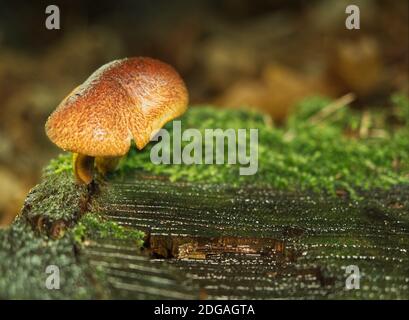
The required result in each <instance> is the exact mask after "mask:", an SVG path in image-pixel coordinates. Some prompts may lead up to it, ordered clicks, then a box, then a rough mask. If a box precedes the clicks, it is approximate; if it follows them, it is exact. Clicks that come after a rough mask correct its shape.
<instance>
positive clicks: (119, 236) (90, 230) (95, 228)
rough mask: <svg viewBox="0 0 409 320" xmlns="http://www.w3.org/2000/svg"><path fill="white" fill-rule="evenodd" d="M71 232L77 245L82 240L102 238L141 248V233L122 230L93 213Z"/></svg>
mask: <svg viewBox="0 0 409 320" xmlns="http://www.w3.org/2000/svg"><path fill="white" fill-rule="evenodd" d="M72 232H73V235H74V237H75V239H76V241H77V242H79V243H81V242H83V241H84V239H90V238H91V239H100V238H102V239H109V240H129V241H134V242H135V245H136V246H137V247H142V245H143V238H144V233H143V232H141V231H137V230H133V229H127V228H124V227H122V226H120V225H118V224H117V223H115V222H113V221H108V220H106V219H105V218H104V217H103V216H102V215H99V214H97V213H94V212H91V213H87V214H85V215H84V216H83V217H82V218H81V220H80V221H79V222H78V224H77V225H76V226H75V228H73V231H72Z"/></svg>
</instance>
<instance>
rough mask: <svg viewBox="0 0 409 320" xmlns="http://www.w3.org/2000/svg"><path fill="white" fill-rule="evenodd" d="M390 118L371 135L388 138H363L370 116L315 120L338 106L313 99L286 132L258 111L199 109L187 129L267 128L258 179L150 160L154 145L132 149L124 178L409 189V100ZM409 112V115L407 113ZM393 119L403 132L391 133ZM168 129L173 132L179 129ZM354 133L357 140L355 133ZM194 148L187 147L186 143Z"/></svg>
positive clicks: (400, 100) (375, 119)
mask: <svg viewBox="0 0 409 320" xmlns="http://www.w3.org/2000/svg"><path fill="white" fill-rule="evenodd" d="M393 102H394V103H395V109H392V108H390V109H389V110H391V112H390V113H386V112H384V111H379V112H374V113H372V114H370V115H371V122H370V124H369V128H368V129H369V130H375V131H376V130H377V131H380V130H382V134H383V136H376V137H371V136H369V137H366V138H359V137H357V131H358V130H357V129H358V128H359V126H360V124H361V118H362V114H361V113H360V112H358V111H353V110H352V109H350V108H348V107H345V108H341V109H339V110H338V111H337V112H334V113H333V114H331V115H330V116H328V117H327V118H325V119H324V120H323V121H320V122H319V123H318V124H315V123H312V122H311V121H310V119H311V117H312V116H313V115H315V114H317V113H318V112H319V111H320V110H322V109H323V108H325V107H326V106H327V105H328V104H329V103H330V101H329V100H328V99H325V98H318V97H315V98H311V99H307V100H305V101H303V102H302V103H300V104H299V105H298V106H297V109H296V111H295V113H294V115H293V116H291V117H290V118H289V119H288V121H287V123H286V124H285V125H284V126H283V127H275V126H271V125H269V124H268V123H266V121H265V117H264V116H262V115H260V114H257V113H255V112H247V111H238V110H215V109H213V108H211V107H206V106H204V107H195V108H190V110H189V111H188V112H187V113H186V114H185V115H184V116H183V117H182V118H181V120H182V129H186V128H197V129H199V130H200V131H201V132H202V133H203V132H204V129H206V128H221V129H227V128H234V129H238V128H247V129H249V128H257V129H258V130H259V170H258V172H257V174H255V175H253V176H240V175H239V165H227V164H226V165H184V164H182V165H155V164H153V163H152V162H151V161H150V150H151V148H152V146H153V144H152V143H151V144H149V145H148V146H147V147H145V149H144V150H142V151H138V150H137V149H136V148H135V147H132V149H131V150H130V152H129V154H128V156H127V157H126V158H125V159H124V160H123V161H122V162H121V164H120V174H122V175H127V174H128V173H129V170H134V169H138V170H146V171H149V172H153V173H156V174H166V175H168V176H169V177H170V179H171V180H188V181H203V182H216V183H228V184H232V185H243V184H248V183H252V184H256V185H269V186H272V187H275V188H278V189H284V190H296V189H301V190H314V191H317V192H328V193H331V194H335V192H336V191H337V190H344V191H348V192H350V193H351V194H352V195H354V194H355V193H356V192H357V191H359V190H369V189H372V188H388V187H390V186H392V185H396V184H402V183H404V184H406V183H409V139H408V132H409V129H408V127H409V121H407V115H408V114H409V113H408V111H407V110H408V109H409V108H408V104H409V102H408V99H407V98H406V97H405V96H402V95H400V96H399V95H396V96H394V98H393ZM405 110H406V111H405ZM391 117H394V118H395V119H398V120H399V121H400V125H399V126H395V127H393V128H391V127H388V125H387V120H386V119H389V118H391ZM166 128H167V129H168V130H169V131H170V132H171V131H172V124H171V123H170V124H168V125H167V126H166ZM348 133H349V134H348ZM186 144H187V142H184V143H182V146H183V145H186Z"/></svg>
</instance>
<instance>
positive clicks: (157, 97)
mask: <svg viewBox="0 0 409 320" xmlns="http://www.w3.org/2000/svg"><path fill="white" fill-rule="evenodd" d="M187 103H188V93H187V89H186V86H185V84H184V82H183V80H182V79H181V77H180V76H179V74H178V73H177V72H176V71H175V70H174V69H173V68H172V67H171V66H169V65H168V64H166V63H163V62H161V61H158V60H155V59H151V58H145V57H136V58H126V59H122V60H115V61H112V62H110V63H107V64H105V65H103V66H102V67H100V68H99V69H98V70H97V71H95V72H94V73H93V74H92V75H91V76H90V77H89V78H88V79H87V80H86V81H85V82H84V83H83V84H81V85H80V86H79V87H77V88H75V89H74V90H73V91H72V92H71V93H70V94H69V95H68V96H67V97H66V98H65V99H64V100H63V101H62V102H61V103H60V105H59V106H58V107H57V109H56V110H55V111H54V112H53V113H52V114H51V115H50V117H49V118H48V120H47V123H46V124H45V130H46V133H47V136H48V137H49V138H50V140H51V141H52V142H53V143H55V144H56V145H57V146H58V147H60V148H61V149H64V150H66V151H71V152H73V153H74V159H73V163H74V165H73V168H74V173H75V177H76V180H77V182H78V183H82V184H89V183H91V181H92V180H93V169H94V166H96V167H97V170H98V171H99V172H100V173H102V174H106V173H107V172H110V171H113V170H114V169H115V168H116V166H117V164H118V162H119V159H120V158H121V157H122V156H124V155H125V154H127V152H128V151H129V148H130V146H131V140H132V139H133V140H134V141H135V144H136V147H137V148H138V149H139V150H140V149H142V148H143V147H145V145H146V144H147V143H148V142H149V141H150V140H151V137H153V136H154V134H155V133H156V132H157V131H158V130H159V129H160V128H161V127H162V126H163V125H164V124H165V123H167V122H168V121H171V120H173V119H174V118H176V117H178V116H180V115H181V114H183V113H184V112H185V110H186V108H187Z"/></svg>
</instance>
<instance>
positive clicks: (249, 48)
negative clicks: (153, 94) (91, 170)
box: [0, 0, 409, 225]
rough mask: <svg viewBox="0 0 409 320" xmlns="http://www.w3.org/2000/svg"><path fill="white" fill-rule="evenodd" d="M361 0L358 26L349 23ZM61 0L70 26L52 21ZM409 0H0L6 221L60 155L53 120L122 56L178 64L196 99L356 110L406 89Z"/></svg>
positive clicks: (0, 135)
mask: <svg viewBox="0 0 409 320" xmlns="http://www.w3.org/2000/svg"><path fill="white" fill-rule="evenodd" d="M352 3H353V4H356V5H358V6H359V8H360V11H361V29H360V30H352V31H349V30H347V29H346V28H345V19H346V17H347V15H346V14H345V8H346V6H347V5H349V4H352ZM50 4H56V5H58V6H59V8H60V13H61V29H60V30H47V29H46V28H45V19H46V14H45V8H46V7H47V5H50ZM408 51H409V1H407V0H394V1H386V0H356V1H344V0H308V1H307V0H305V1H302V0H293V1H288V0H287V1H285V0H269V1H263V0H220V1H188V0H186V1H165V0H156V1H148V0H138V1H131V0H130V1H119V0H118V1H108V0H102V1H93V2H91V1H90V2H87V1H81V2H80V1H76V2H74V1H69V0H66V1H63V0H62V1H49V2H47V1H32V2H23V1H7V2H3V1H2V2H1V4H0V101H1V106H0V225H2V224H3V225H4V224H7V223H9V222H10V221H11V220H12V218H13V217H14V216H15V214H16V213H17V212H18V211H19V209H20V207H21V206H22V203H23V201H24V198H25V196H26V194H27V192H28V191H29V189H30V188H31V187H32V186H33V185H34V184H35V183H36V182H37V181H38V180H39V178H40V176H41V168H42V167H43V166H44V164H46V163H47V162H48V161H49V159H50V158H51V157H53V156H54V155H56V154H57V153H58V152H60V151H59V150H58V149H57V148H56V147H55V146H53V145H52V144H51V143H50V142H49V141H48V139H47V137H46V135H45V133H44V123H45V121H46V119H47V117H48V115H49V114H50V113H51V112H52V110H54V109H55V107H56V106H57V105H58V103H59V102H60V101H61V100H62V99H63V98H64V97H65V96H66V95H67V94H68V93H69V92H70V91H71V90H72V89H73V88H74V87H76V86H77V85H79V84H80V83H82V82H83V81H84V80H85V79H86V78H87V77H88V76H89V75H90V74H91V73H92V72H93V71H94V70H95V69H97V68H98V67H99V66H101V65H102V64H105V63H107V62H109V61H111V60H113V59H118V58H123V57H126V56H140V55H146V56H151V57H155V58H158V59H161V60H164V61H166V62H168V63H170V64H172V65H173V66H175V67H176V69H177V70H178V71H179V72H180V73H181V75H182V76H183V78H184V79H185V80H186V82H187V85H188V87H189V91H190V99H191V104H200V103H206V104H214V105H217V106H219V107H242V106H247V107H254V108H258V109H260V110H262V111H264V112H266V113H267V114H269V115H271V117H272V118H273V119H274V120H275V121H276V122H277V123H280V121H282V120H283V119H284V118H285V117H286V115H287V114H288V113H289V112H291V109H292V106H293V105H294V103H296V102H297V101H299V100H300V99H302V98H304V97H307V96H311V95H326V96H330V97H334V98H336V97H339V96H341V95H343V94H346V93H349V92H353V93H354V94H355V95H356V97H357V98H356V99H355V101H354V106H355V107H365V108H376V107H388V105H389V97H390V94H391V93H393V92H396V91H400V92H406V93H408V73H409V72H408V70H409V61H408V60H409V54H408Z"/></svg>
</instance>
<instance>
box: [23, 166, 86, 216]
mask: <svg viewBox="0 0 409 320" xmlns="http://www.w3.org/2000/svg"><path fill="white" fill-rule="evenodd" d="M87 198H88V189H87V187H86V186H80V185H77V184H76V183H75V182H74V177H73V174H72V172H70V171H58V173H53V174H50V173H49V172H46V174H45V176H44V178H43V179H42V182H41V183H40V184H38V185H37V186H35V187H34V188H33V189H32V190H31V191H30V193H29V195H28V196H27V199H26V202H25V205H24V209H23V216H24V217H25V218H28V219H30V220H31V219H34V218H36V217H42V218H44V219H45V220H47V221H49V222H52V221H55V220H64V221H69V222H71V221H75V220H77V219H78V218H79V215H80V213H81V207H82V206H84V205H86V202H87Z"/></svg>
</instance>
